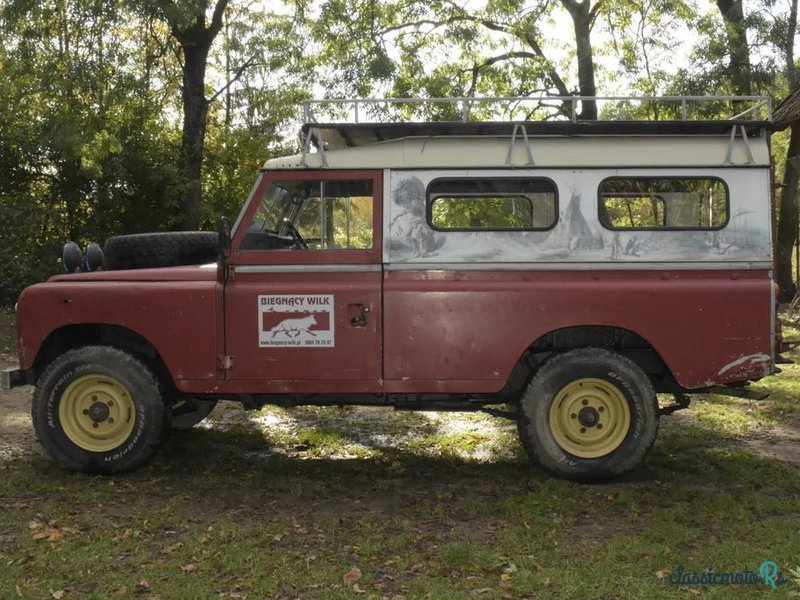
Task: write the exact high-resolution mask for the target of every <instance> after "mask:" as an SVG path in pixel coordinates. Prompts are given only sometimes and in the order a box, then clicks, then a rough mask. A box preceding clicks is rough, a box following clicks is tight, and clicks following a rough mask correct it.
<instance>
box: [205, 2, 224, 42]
mask: <svg viewBox="0 0 800 600" xmlns="http://www.w3.org/2000/svg"><path fill="white" fill-rule="evenodd" d="M227 6H228V0H217V3H216V4H215V5H214V15H213V16H212V17H211V24H210V25H209V26H208V32H209V33H210V34H211V39H214V38H215V37H216V35H217V34H218V33H219V31H220V29H222V18H223V17H224V16H225V8H226V7H227Z"/></svg>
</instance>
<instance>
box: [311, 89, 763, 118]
mask: <svg viewBox="0 0 800 600" xmlns="http://www.w3.org/2000/svg"><path fill="white" fill-rule="evenodd" d="M588 101H592V102H595V104H596V105H597V107H598V112H599V119H597V120H601V121H618V120H622V121H624V120H642V119H643V117H642V116H641V111H642V110H644V111H650V113H649V114H648V116H647V117H646V120H657V121H661V120H669V121H693V120H728V121H732V120H752V121H771V120H772V99H771V98H770V97H769V96H498V97H461V98H357V99H348V98H334V99H327V100H322V99H320V100H306V101H305V102H304V103H303V121H304V122H305V123H319V122H327V123H333V122H339V123H341V122H348V123H353V124H357V123H388V122H391V123H398V122H427V121H460V122H462V123H467V122H471V121H539V120H547V121H554V120H558V121H565V120H566V121H572V122H578V121H580V120H581V119H580V113H579V112H578V108H579V106H582V105H583V103H585V102H588ZM723 111H729V112H730V114H731V116H729V117H727V118H723V119H720V118H719V117H718V115H719V114H721V113H722V112H723ZM709 114H713V115H714V117H713V118H711V119H710V118H709ZM635 115H638V116H635ZM650 115H652V118H650ZM662 117H663V118H662Z"/></svg>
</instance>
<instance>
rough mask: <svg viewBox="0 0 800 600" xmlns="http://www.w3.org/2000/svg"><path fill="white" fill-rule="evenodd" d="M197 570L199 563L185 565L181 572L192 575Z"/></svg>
mask: <svg viewBox="0 0 800 600" xmlns="http://www.w3.org/2000/svg"><path fill="white" fill-rule="evenodd" d="M196 570H197V563H189V564H188V565H183V566H182V567H181V571H183V572H184V573H191V572H192V571H196Z"/></svg>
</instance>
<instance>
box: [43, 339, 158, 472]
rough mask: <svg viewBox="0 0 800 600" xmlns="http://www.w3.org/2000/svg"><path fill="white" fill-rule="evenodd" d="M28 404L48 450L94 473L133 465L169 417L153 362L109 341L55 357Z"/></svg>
mask: <svg viewBox="0 0 800 600" xmlns="http://www.w3.org/2000/svg"><path fill="white" fill-rule="evenodd" d="M31 412H32V417H33V426H34V429H35V431H36V435H37V437H38V438H39V441H40V442H41V444H42V446H44V448H45V450H46V451H47V452H48V454H50V455H51V456H52V457H53V458H55V459H56V460H57V461H58V462H59V463H61V464H62V465H64V466H65V467H67V468H70V469H74V470H79V471H85V472H91V473H121V472H124V471H129V470H131V469H134V468H136V467H138V466H139V465H141V464H142V463H144V462H145V461H146V460H147V459H148V458H150V457H151V456H152V455H153V454H154V453H155V452H156V451H157V450H158V448H159V446H160V445H161V442H162V440H163V439H164V434H165V431H166V427H167V426H168V425H167V424H168V422H169V408H168V407H167V406H166V405H165V404H164V402H163V401H162V394H161V389H160V385H159V382H158V380H157V379H156V377H155V376H154V375H153V373H152V372H151V371H150V369H149V368H148V367H147V366H146V365H144V364H143V363H142V362H141V361H139V360H138V359H137V358H135V357H133V356H131V355H130V354H128V353H127V352H123V351H122V350H118V349H116V348H110V347H106V346H87V347H85V348H80V349H77V350H70V351H68V352H65V353H64V354H62V355H61V356H60V357H59V358H57V359H56V360H55V361H53V362H52V363H51V364H50V366H48V367H47V369H45V371H44V373H43V374H42V376H41V377H40V378H39V381H38V383H37V386H36V390H35V391H34V395H33V404H32V411H31Z"/></svg>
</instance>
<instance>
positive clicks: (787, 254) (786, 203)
mask: <svg viewBox="0 0 800 600" xmlns="http://www.w3.org/2000/svg"><path fill="white" fill-rule="evenodd" d="M799 183H800V123H794V124H793V125H792V127H791V137H790V138H789V149H788V150H787V151H786V168H785V169H784V173H783V193H782V194H781V207H780V213H779V216H778V242H777V248H776V254H777V261H776V273H775V280H776V281H777V282H778V285H779V286H781V300H783V301H787V300H791V298H792V296H794V294H795V292H796V291H797V286H796V285H795V282H794V277H793V274H792V250H793V249H794V245H795V242H797V224H798V223H797V186H798V184H799Z"/></svg>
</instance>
